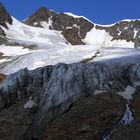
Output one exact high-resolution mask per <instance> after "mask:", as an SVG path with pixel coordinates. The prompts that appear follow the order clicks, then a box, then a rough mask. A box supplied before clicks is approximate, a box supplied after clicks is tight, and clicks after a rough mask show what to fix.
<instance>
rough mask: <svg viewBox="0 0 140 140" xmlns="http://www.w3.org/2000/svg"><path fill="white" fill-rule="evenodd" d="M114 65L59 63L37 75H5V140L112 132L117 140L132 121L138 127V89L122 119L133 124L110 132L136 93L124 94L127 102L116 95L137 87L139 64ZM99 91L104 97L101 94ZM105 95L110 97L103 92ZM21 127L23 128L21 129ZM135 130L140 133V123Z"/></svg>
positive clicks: (1, 98) (0, 103) (1, 99)
mask: <svg viewBox="0 0 140 140" xmlns="http://www.w3.org/2000/svg"><path fill="white" fill-rule="evenodd" d="M137 58H138V56H137V57H135V59H137ZM129 59H131V58H129ZM133 59H134V58H133ZM137 60H138V59H137ZM113 62H114V63H113ZM112 63H113V64H110V63H107V62H96V63H95V62H94V63H87V64H83V63H76V64H57V65H54V66H46V67H43V68H38V69H36V70H33V71H28V70H27V69H23V70H21V71H19V72H17V73H14V74H12V75H9V76H7V77H6V79H5V80H4V81H3V82H2V84H1V85H0V109H1V113H0V120H1V125H2V126H3V127H1V129H0V133H1V138H2V139H3V140H7V136H9V137H10V140H11V139H13V140H14V139H15V140H16V139H17V140H22V139H24V140H31V139H54V140H55V139H59V138H58V137H60V139H79V138H80V139H81V136H83V137H82V138H83V139H85V140H86V139H87V138H88V139H90V138H91V139H103V137H104V136H108V135H109V134H110V133H111V136H110V135H109V139H110V138H111V137H112V139H113V138H116V136H114V135H115V134H117V133H120V132H121V133H122V132H123V131H119V130H120V129H123V127H125V128H126V127H128V126H130V127H131V126H132V125H131V121H132V124H133V123H135V121H137V119H136V118H138V115H139V109H138V108H139V106H138V105H137V104H138V101H139V98H138V97H139V94H138V93H139V92H138V90H137V92H136V93H137V94H134V98H133V99H132V101H131V103H130V105H129V108H130V111H129V112H128V115H127V113H126V120H123V121H126V122H129V123H122V124H119V125H117V127H116V128H117V131H115V132H114V133H112V129H113V126H114V125H115V124H118V122H119V121H120V120H121V119H122V117H123V115H124V113H125V110H126V103H127V101H128V100H129V99H131V94H132V93H131V94H130V93H129V92H130V91H128V93H124V96H123V97H124V98H125V99H124V98H123V97H122V96H120V95H118V94H117V92H122V91H124V90H125V88H126V87H132V89H134V88H135V87H138V86H139V81H140V74H139V73H140V64H139V61H135V63H133V61H132V63H121V60H120V62H119V61H117V62H116V61H112ZM109 64H110V65H109ZM128 89H129V88H128ZM98 91H100V93H102V94H99V95H98V94H97V93H99V92H98ZM105 91H108V92H106V93H103V92H105ZM133 92H135V91H133ZM122 93H123V92H122ZM96 94H97V95H96ZM127 94H130V95H129V96H127ZM135 96H137V97H135ZM29 97H30V99H29ZM131 110H132V111H133V114H134V122H133V119H132V120H131V117H132V116H130V115H131ZM64 113H65V114H64ZM63 114H64V116H62V115H63ZM61 116H62V117H61ZM127 116H128V117H127ZM58 117H59V118H58ZM127 118H128V121H127ZM129 118H130V120H131V121H129ZM54 120H55V121H54ZM53 121H54V122H53ZM52 122H53V123H52ZM19 126H20V128H21V126H22V128H21V129H20V130H19ZM132 127H133V126H132ZM134 127H137V128H138V131H139V125H138V124H137V123H136V125H134ZM95 128H96V129H95ZM58 130H59V131H58ZM17 132H18V133H17ZM136 132H137V131H136ZM124 133H125V132H124ZM113 136H114V137H113ZM123 136H124V135H121V138H123Z"/></svg>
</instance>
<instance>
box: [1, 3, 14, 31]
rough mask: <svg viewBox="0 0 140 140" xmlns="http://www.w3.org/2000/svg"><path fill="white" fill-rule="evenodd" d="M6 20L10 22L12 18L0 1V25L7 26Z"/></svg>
mask: <svg viewBox="0 0 140 140" xmlns="http://www.w3.org/2000/svg"><path fill="white" fill-rule="evenodd" d="M6 22H7V23H9V24H12V18H11V16H10V14H9V13H8V12H7V10H6V9H5V8H4V6H3V4H2V3H1V2H0V25H2V26H4V27H6V28H7V25H6Z"/></svg>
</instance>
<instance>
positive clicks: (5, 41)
mask: <svg viewBox="0 0 140 140" xmlns="http://www.w3.org/2000/svg"><path fill="white" fill-rule="evenodd" d="M0 10H1V12H0V17H1V22H0V23H1V24H0V27H1V28H0V34H1V36H0V39H1V41H0V44H1V46H0V56H1V57H0V73H4V74H10V73H14V72H16V71H18V70H20V69H23V68H26V67H27V68H28V69H35V68H37V67H41V66H45V65H53V64H57V63H61V62H62V63H63V62H65V63H76V62H83V60H85V59H86V60H88V62H90V60H92V59H90V58H94V59H95V57H94V56H96V57H97V56H102V57H103V56H104V55H105V54H107V55H111V56H112V51H110V52H111V53H110V54H108V53H109V51H107V52H108V53H104V52H105V50H106V48H108V47H111V48H110V49H112V50H114V47H115V48H116V47H121V48H134V44H135V47H139V26H140V21H139V20H124V21H120V22H118V23H115V24H113V25H106V26H105V25H104V26H101V25H97V24H94V23H92V22H91V21H90V20H88V19H86V18H85V17H82V16H76V15H73V14H71V13H60V14H59V13H56V12H54V11H52V10H47V9H46V8H45V7H41V8H40V9H39V10H38V11H36V12H35V13H34V14H33V15H32V16H30V17H28V18H27V19H26V20H24V21H23V23H22V22H20V21H18V20H17V19H15V18H14V17H11V16H10V15H9V14H8V12H6V10H5V8H4V7H3V5H2V4H1V5H0ZM27 24H28V25H27ZM77 45H78V46H77ZM116 49H117V51H114V52H113V53H115V54H114V55H113V56H112V57H116V55H117V56H119V54H120V53H121V54H124V55H130V53H129V52H131V49H118V48H116ZM126 50H128V52H127V51H126ZM97 52H98V54H97V55H96V53H97ZM133 52H135V50H133V51H132V54H133ZM136 53H138V51H137V50H136ZM111 56H110V57H111ZM108 57H109V56H108Z"/></svg>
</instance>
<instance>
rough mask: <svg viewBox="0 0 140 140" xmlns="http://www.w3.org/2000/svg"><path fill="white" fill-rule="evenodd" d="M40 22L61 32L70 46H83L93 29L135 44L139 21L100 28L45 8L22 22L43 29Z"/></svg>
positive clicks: (85, 20)
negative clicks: (87, 35) (84, 40)
mask: <svg viewBox="0 0 140 140" xmlns="http://www.w3.org/2000/svg"><path fill="white" fill-rule="evenodd" d="M42 22H46V23H47V24H48V25H49V28H50V29H52V30H58V31H62V34H63V36H64V37H65V38H66V40H67V41H68V42H69V43H71V44H72V45H80V44H84V42H83V39H84V38H85V36H86V34H87V33H88V32H89V31H90V30H91V29H92V28H93V27H95V29H97V30H105V31H106V32H108V33H109V35H110V36H111V37H112V40H126V41H127V42H129V41H132V42H135V40H136V42H137V37H136V34H137V32H138V30H139V29H140V21H139V20H124V21H120V22H118V23H115V24H114V25H111V26H101V25H96V24H94V23H92V22H90V21H89V20H87V19H85V18H84V17H78V16H77V17H74V16H72V15H70V14H66V13H56V12H54V11H50V10H47V9H46V8H45V7H43V8H40V9H39V10H38V11H36V12H35V13H34V14H33V15H32V16H30V17H29V18H28V19H27V20H25V21H24V23H26V24H28V25H31V26H37V27H43V25H42V24H41V23H42ZM73 36H74V37H75V38H74V37H73ZM138 36H139V35H138Z"/></svg>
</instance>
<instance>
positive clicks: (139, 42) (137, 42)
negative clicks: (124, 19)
mask: <svg viewBox="0 0 140 140" xmlns="http://www.w3.org/2000/svg"><path fill="white" fill-rule="evenodd" d="M134 46H135V48H139V47H140V29H139V30H138V32H137V34H136V38H135V43H134Z"/></svg>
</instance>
